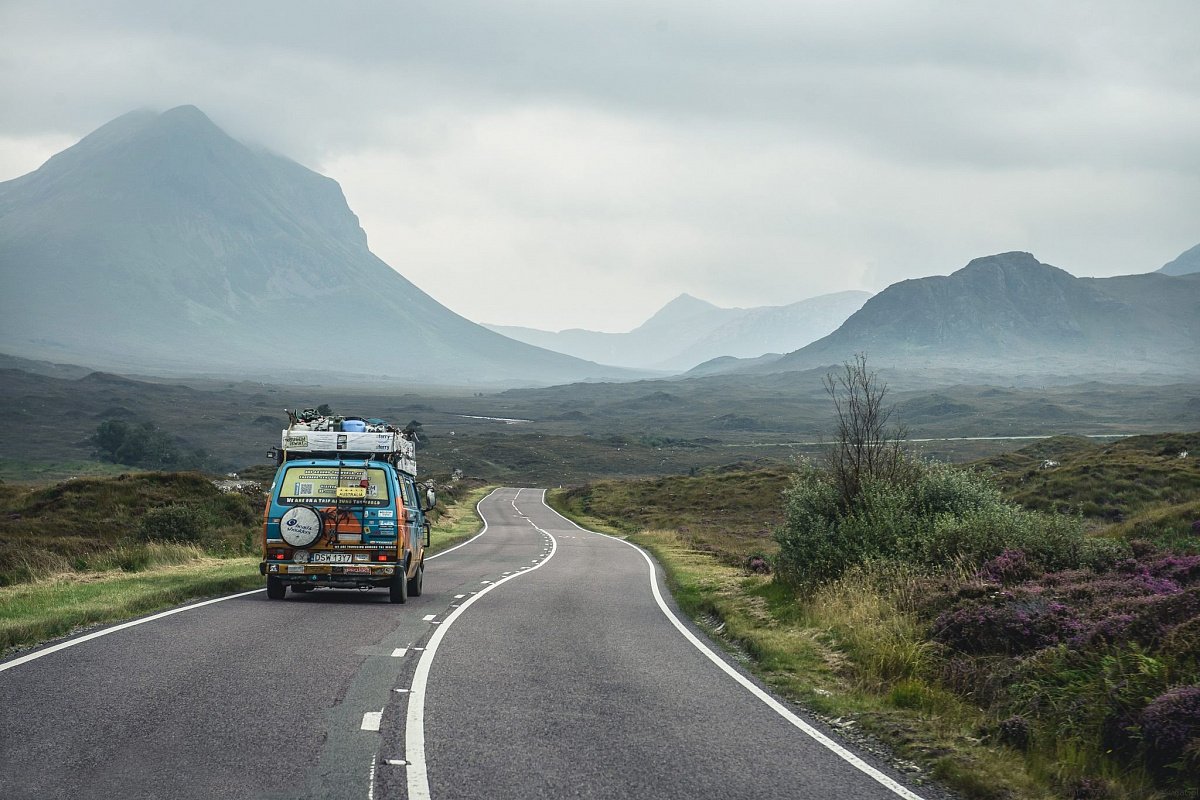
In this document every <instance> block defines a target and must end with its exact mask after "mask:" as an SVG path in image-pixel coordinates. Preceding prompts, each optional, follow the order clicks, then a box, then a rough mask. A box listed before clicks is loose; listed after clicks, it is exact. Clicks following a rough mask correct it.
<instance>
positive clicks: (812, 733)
mask: <svg viewBox="0 0 1200 800" xmlns="http://www.w3.org/2000/svg"><path fill="white" fill-rule="evenodd" d="M541 499H542V505H544V506H545V507H546V508H549V509H550V510H551V511H553V512H554V513H555V514H556V515H557V516H559V517H562V519H564V520H566V521H567V522H569V523H570V524H571V525H574V526H575V527H576V528H579V530H581V531H583V532H584V533H590V534H593V535H595V536H603V537H604V538H606V539H612V540H613V541H617V542H620V543H621V544H624V545H628V546H629V547H632V548H633V549H634V550H636V551H637V552H638V553H639V554H640V555H641V556H642V558H643V559H645V561H646V566H648V567H649V568H650V591H651V592H652V593H653V594H654V600H655V602H657V603H658V607H659V609H660V610H661V611H662V613H663V614H665V615H666V617H667V619H669V620H670V621H671V624H672V625H674V626H675V629H676V630H678V631H679V632H680V633H681V634H683V636H684V638H685V639H687V640H688V641H689V642H691V643H692V645H693V646H694V647H695V648H696V649H697V650H699V651H700V652H701V653H703V654H704V655H705V656H707V657H708V660H709V661H711V662H713V663H714V664H716V665H717V667H718V668H720V669H721V671H723V672H724V673H725V674H726V675H728V676H729V677H731V678H733V679H734V680H735V681H737V682H738V683H740V684H741V685H742V686H743V687H745V688H746V689H747V690H748V691H749V692H750V693H751V694H753V695H754V696H755V697H757V698H758V699H759V700H761V701H762V702H763V703H765V704H766V705H767V707H768V708H770V709H771V710H772V711H774V712H775V713H777V714H779V716H781V717H783V718H784V719H785V720H787V721H788V722H790V723H792V725H794V726H796V727H797V728H799V729H800V730H801V731H802V732H804V733H805V734H807V735H808V736H809V737H811V738H812V739H814V740H815V741H816V742H817V743H818V744H820V745H822V746H824V747H825V748H826V749H828V750H830V751H831V752H833V753H834V755H836V756H838V757H839V758H841V759H842V760H843V761H846V762H847V763H849V764H850V765H851V766H853V767H854V768H856V769H858V770H859V771H861V772H863V773H864V774H866V775H868V776H870V777H871V778H873V779H874V780H875V781H876V782H878V783H880V784H881V785H883V786H884V787H885V788H887V789H890V790H891V791H892V792H894V793H895V794H897V795H899V796H900V797H903V798H905V800H924V798H922V797H921V795H919V794H915V793H914V792H912V791H910V790H909V789H908V788H907V787H905V786H904V785H903V784H901V783H899V782H898V781H896V780H895V779H893V778H892V777H891V776H889V775H885V774H884V773H883V772H880V771H879V770H878V769H876V768H875V767H873V766H871V765H870V764H868V763H867V762H865V761H863V760H862V759H861V758H859V757H858V756H856V755H855V754H854V753H852V752H850V751H849V750H847V749H846V748H845V747H842V746H841V745H840V744H838V743H837V742H835V741H833V740H832V739H830V738H829V737H828V736H826V735H825V734H823V733H821V732H820V731H819V730H817V729H816V728H814V727H813V726H812V725H809V724H808V723H807V722H805V721H804V720H802V719H800V717H798V716H796V715H795V714H794V713H792V711H791V710H790V709H788V707H787V706H785V705H783V704H782V703H780V702H779V701H778V700H776V699H775V698H774V697H772V696H771V695H769V694H767V693H766V692H764V691H763V690H762V689H760V688H759V687H758V686H756V685H755V684H754V683H753V682H752V681H750V680H749V679H748V678H746V676H745V675H743V674H741V673H740V672H738V671H737V670H735V669H734V668H733V667H731V666H729V664H727V663H725V660H724V659H722V658H721V657H720V656H718V655H717V654H716V653H714V652H713V651H712V649H711V648H709V647H708V645H706V644H704V642H702V641H700V639H698V638H697V637H696V635H695V634H694V633H692V632H691V631H690V630H688V628H687V626H686V625H684V624H683V622H682V621H680V619H679V617H677V616H675V614H674V613H673V612H672V611H671V609H670V608H669V607H668V606H667V604H666V601H664V600H663V597H662V593H661V592H659V590H658V578H657V571H656V570H655V569H654V561H653V560H651V558H650V555H649V554H648V553H647V552H646V551H645V550H643V549H642V548H640V547H638V546H637V545H636V544H634V543H633V542H627V541H625V540H624V539H618V538H617V537H615V536H609V535H608V534H606V533H597V532H596V531H589V530H588V529H587V528H584V527H581V526H579V525H577V524H576V523H574V522H572V521H571V520H569V519H567V518H566V517H564V516H563V515H562V514H559V513H558V512H557V511H555V510H554V509H553V508H550V505H549V504H548V503H547V502H546V490H545V489H543V490H542V498H541Z"/></svg>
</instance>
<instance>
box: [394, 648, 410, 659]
mask: <svg viewBox="0 0 1200 800" xmlns="http://www.w3.org/2000/svg"><path fill="white" fill-rule="evenodd" d="M407 652H408V648H407V647H397V648H396V649H395V650H393V651H392V658H404V654H405V653H407Z"/></svg>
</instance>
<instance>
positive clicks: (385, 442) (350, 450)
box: [282, 430, 417, 475]
mask: <svg viewBox="0 0 1200 800" xmlns="http://www.w3.org/2000/svg"><path fill="white" fill-rule="evenodd" d="M282 442H283V449H284V450H286V451H288V452H289V453H297V452H299V453H305V452H311V453H332V452H337V453H345V454H346V455H348V456H351V457H353V455H354V454H355V453H361V454H363V455H367V454H369V455H383V454H387V453H396V454H398V455H399V456H400V460H399V463H398V464H397V466H398V467H399V468H400V469H401V470H403V471H404V472H407V473H409V474H411V475H416V474H417V445H416V442H414V441H412V440H411V439H406V438H404V437H403V436H401V435H400V434H398V433H353V432H342V431H297V430H292V431H288V430H285V431H283V436H282Z"/></svg>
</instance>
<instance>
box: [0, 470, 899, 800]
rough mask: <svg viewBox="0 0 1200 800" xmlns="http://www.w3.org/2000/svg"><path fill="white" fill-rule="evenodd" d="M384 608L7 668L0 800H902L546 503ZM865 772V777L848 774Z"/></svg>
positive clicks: (237, 603)
mask: <svg viewBox="0 0 1200 800" xmlns="http://www.w3.org/2000/svg"><path fill="white" fill-rule="evenodd" d="M480 510H481V512H482V513H483V515H484V517H485V519H486V520H487V522H488V527H487V528H486V530H485V531H484V533H483V534H482V535H481V536H479V537H477V538H476V539H474V540H472V541H471V542H470V543H468V544H466V545H464V546H462V547H460V548H457V549H455V550H453V551H447V552H446V553H443V554H441V555H440V556H438V557H435V558H434V559H433V560H431V561H429V562H428V563H427V569H426V574H425V586H424V589H425V592H424V594H423V596H422V597H419V598H410V600H409V602H408V604H407V605H404V606H395V605H391V604H390V603H388V602H387V595H386V592H383V591H379V590H376V591H372V592H339V591H334V590H320V591H316V592H312V593H310V594H307V595H289V597H288V599H287V600H286V601H283V602H269V601H267V600H266V595H265V593H264V592H254V593H247V594H244V595H239V596H236V597H233V598H230V599H227V600H224V601H221V602H213V603H208V604H204V605H201V606H198V607H189V608H187V609H186V610H183V611H180V612H179V613H171V614H167V615H156V616H154V617H151V618H148V619H147V621H146V622H145V623H144V624H137V625H133V626H128V627H122V628H116V629H105V630H112V633H111V634H108V635H100V636H94V637H93V638H90V639H86V640H82V641H79V643H78V644H75V645H73V646H67V647H64V648H61V649H57V650H54V649H45V650H43V651H40V652H42V653H44V655H41V656H40V657H39V653H38V651H35V652H33V653H31V654H28V655H24V656H22V657H21V658H18V659H10V660H9V661H6V662H3V663H0V797H4V798H27V797H28V798H57V797H64V798H65V797H71V798H91V797H104V798H139V797H153V798H175V797H178V798H191V797H196V798H243V797H246V798H250V797H254V798H258V797H261V798H341V797H347V798H358V799H359V800H361V799H362V798H384V797H388V798H390V797H397V798H403V797H409V798H424V797H432V798H436V799H437V800H443V799H446V800H449V799H450V798H475V797H478V798H485V797H486V798H537V797H545V798H561V797H584V798H587V797H596V798H601V797H603V798H624V797H631V798H632V797H637V798H673V797H679V798H694V797H702V796H710V795H714V794H716V795H720V796H721V797H724V798H738V797H746V798H769V797H781V798H783V797H788V798H826V797H828V798H879V799H880V800H883V799H884V798H895V797H909V798H912V797H915V796H916V795H914V794H912V793H911V792H909V790H907V789H905V788H903V787H902V786H901V785H900V784H899V783H897V781H898V780H899V779H898V778H897V777H896V776H895V775H893V774H892V773H891V772H890V771H889V770H888V769H887V768H886V767H884V766H881V765H879V764H872V763H867V762H869V759H867V758H866V757H865V756H855V755H854V754H852V753H850V752H848V751H847V750H845V749H843V746H842V745H839V744H837V743H835V742H832V741H829V740H828V739H825V737H824V735H823V734H822V733H821V732H819V731H818V730H815V729H813V728H811V727H809V726H808V723H806V722H805V721H804V720H802V719H800V718H799V717H797V716H795V715H794V714H793V713H792V712H791V711H789V710H788V709H786V708H784V707H783V706H782V705H781V704H779V703H778V702H777V701H774V700H773V699H772V698H770V697H769V696H767V695H766V694H765V693H764V692H763V691H762V690H761V688H759V687H758V686H757V684H755V683H754V682H753V681H752V680H751V679H749V678H748V677H747V676H745V675H744V674H743V672H742V671H741V670H740V669H739V668H738V667H737V666H736V665H734V664H733V663H732V662H730V661H729V660H728V659H726V658H725V657H724V656H721V655H719V654H716V653H714V652H713V650H712V649H710V648H711V645H708V646H706V644H705V643H704V641H703V640H702V637H700V636H699V634H698V633H697V632H696V631H695V630H694V629H693V628H692V627H691V626H690V624H686V623H683V622H680V621H679V620H678V616H679V615H678V612H677V611H676V610H675V608H674V604H673V603H672V602H671V600H670V598H669V596H664V595H663V593H662V590H661V588H660V587H661V586H662V579H661V576H660V575H656V572H657V570H656V569H655V568H654V567H653V566H652V564H651V562H650V561H649V559H648V558H646V557H645V556H644V555H643V554H642V552H641V551H640V550H638V549H636V548H634V547H632V546H631V545H628V544H626V543H624V542H621V541H618V540H616V539H612V538H609V537H605V536H602V535H599V534H594V533H589V532H585V531H582V530H580V529H579V528H577V527H576V526H574V525H573V524H572V523H570V522H569V521H567V520H565V519H563V518H561V517H559V516H558V515H557V514H555V513H554V512H553V511H551V510H550V509H549V508H547V507H546V506H545V505H544V503H543V495H542V492H541V491H540V490H532V489H522V490H518V489H504V490H499V491H497V492H495V493H493V494H492V495H490V496H489V497H488V498H487V499H485V500H484V501H483V503H481V505H480ZM860 759H864V760H860Z"/></svg>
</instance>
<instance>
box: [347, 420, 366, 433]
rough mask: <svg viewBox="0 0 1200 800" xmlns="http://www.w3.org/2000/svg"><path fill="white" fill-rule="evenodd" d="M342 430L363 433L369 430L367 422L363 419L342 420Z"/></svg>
mask: <svg viewBox="0 0 1200 800" xmlns="http://www.w3.org/2000/svg"><path fill="white" fill-rule="evenodd" d="M342 430H343V431H344V432H345V433H363V432H365V431H366V430H367V423H365V422H363V421H362V420H361V419H344V420H342Z"/></svg>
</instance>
